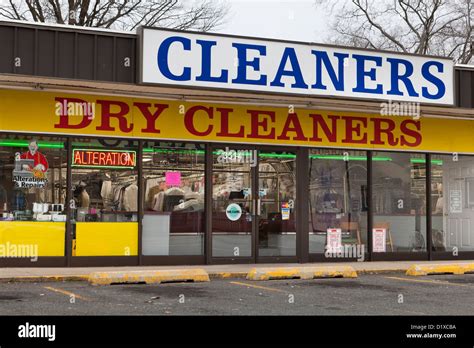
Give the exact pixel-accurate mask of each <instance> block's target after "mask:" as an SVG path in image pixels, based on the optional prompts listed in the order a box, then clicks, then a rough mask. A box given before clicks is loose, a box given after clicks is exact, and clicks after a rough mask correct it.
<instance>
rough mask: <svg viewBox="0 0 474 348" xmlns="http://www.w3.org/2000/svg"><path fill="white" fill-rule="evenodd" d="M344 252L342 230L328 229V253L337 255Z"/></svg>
mask: <svg viewBox="0 0 474 348" xmlns="http://www.w3.org/2000/svg"><path fill="white" fill-rule="evenodd" d="M341 250H342V231H341V229H340V228H328V229H327V244H326V251H327V252H328V253H337V252H340V251H341Z"/></svg>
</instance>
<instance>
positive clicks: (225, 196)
mask: <svg viewBox="0 0 474 348" xmlns="http://www.w3.org/2000/svg"><path fill="white" fill-rule="evenodd" d="M295 202H296V153H295V152H287V151H286V152H284V151H274V150H273V149H272V150H270V151H267V150H264V149H260V150H257V149H255V148H240V147H235V148H229V147H215V148H214V149H213V163H212V210H211V213H212V242H211V243H212V248H211V250H212V258H213V261H214V262H218V261H219V260H221V261H222V260H225V262H229V261H235V262H239V260H240V262H256V261H258V262H272V261H279V260H281V259H283V258H285V257H293V258H296V221H295V220H296V218H295V215H296V214H295V212H296V210H295V209H296V203H295Z"/></svg>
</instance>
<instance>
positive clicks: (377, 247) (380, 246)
mask: <svg viewBox="0 0 474 348" xmlns="http://www.w3.org/2000/svg"><path fill="white" fill-rule="evenodd" d="M386 248H387V229H386V228H374V229H373V230H372V250H373V252H374V253H384V252H386V251H387V249H386Z"/></svg>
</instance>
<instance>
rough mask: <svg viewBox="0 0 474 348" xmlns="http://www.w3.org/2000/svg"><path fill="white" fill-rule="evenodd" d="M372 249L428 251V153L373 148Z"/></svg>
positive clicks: (378, 250) (377, 250) (375, 250)
mask: <svg viewBox="0 0 474 348" xmlns="http://www.w3.org/2000/svg"><path fill="white" fill-rule="evenodd" d="M372 167H373V170H372V173H373V175H372V182H373V189H372V192H373V196H372V197H373V200H372V202H373V212H374V225H373V228H374V230H373V252H420V251H426V162H425V155H423V154H413V153H405V152H403V153H401V152H397V153H393V152H374V153H373V159H372Z"/></svg>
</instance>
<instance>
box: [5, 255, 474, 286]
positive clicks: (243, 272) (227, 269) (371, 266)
mask: <svg viewBox="0 0 474 348" xmlns="http://www.w3.org/2000/svg"><path fill="white" fill-rule="evenodd" d="M473 262H474V261H472V260H462V261H453V260H450V261H380V262H324V263H322V262H320V263H305V264H300V263H281V264H275V263H272V264H243V265H242V264H239V265H191V266H127V267H72V268H40V267H38V268H20V267H19V268H0V282H8V281H67V280H87V278H88V277H89V274H91V273H94V272H115V271H120V272H127V271H160V270H170V271H172V270H192V269H203V270H205V271H206V272H207V273H208V274H209V277H210V278H221V279H223V278H245V277H246V276H247V274H248V273H249V271H250V270H252V269H254V268H257V269H259V268H287V267H299V268H304V267H313V266H318V267H323V268H324V267H335V266H350V267H353V268H354V270H355V271H356V272H357V273H358V274H375V273H390V272H400V273H402V272H406V271H407V270H408V268H409V267H410V266H412V265H414V264H421V265H426V266H428V265H434V264H437V265H439V264H453V263H456V264H460V263H473Z"/></svg>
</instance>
